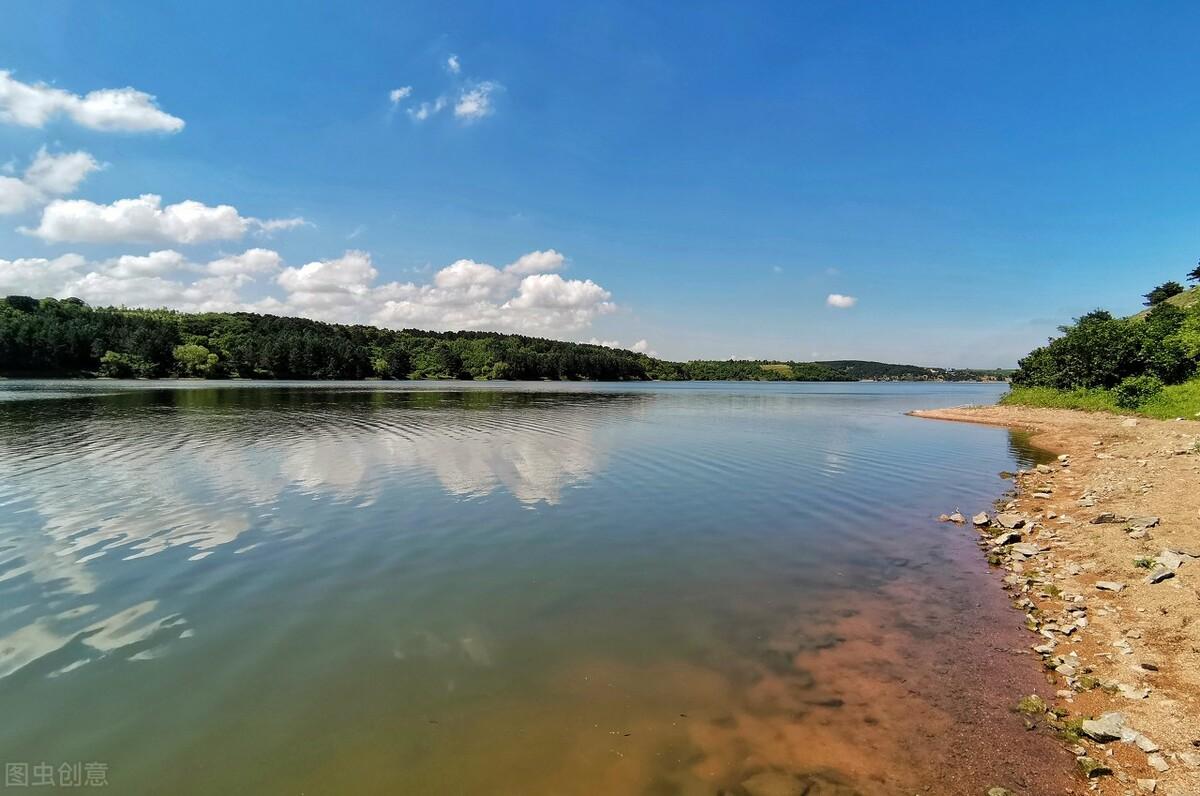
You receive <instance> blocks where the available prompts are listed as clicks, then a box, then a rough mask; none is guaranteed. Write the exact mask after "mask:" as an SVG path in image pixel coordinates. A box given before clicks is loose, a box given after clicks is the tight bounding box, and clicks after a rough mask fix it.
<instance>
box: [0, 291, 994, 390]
mask: <svg viewBox="0 0 1200 796" xmlns="http://www.w3.org/2000/svg"><path fill="white" fill-rule="evenodd" d="M993 374H994V372H991V371H987V372H985V371H955V370H945V369H942V368H916V367H913V366H907V365H888V364H886V363H880V362H854V361H844V362H836V363H819V362H794V361H783V362H781V361H775V360H693V361H690V362H669V361H666V360H662V359H657V358H654V357H650V356H647V355H645V354H641V353H637V352H634V351H628V350H622V349H615V348H608V347H606V346H601V345H593V344H590V343H569V342H563V341H558V340H547V339H543V338H536V337H528V336H525V335H514V334H501V333H497V332H429V331H422V330H419V329H403V330H399V331H397V330H391V329H381V328H378V327H374V326H363V325H346V324H332V323H321V322H319V321H312V320H308V319H305V318H283V317H277V316H273V315H257V314H254V313H245V312H236V313H199V314H188V313H180V312H174V311H170V310H139V309H123V308H122V309H117V308H111V307H108V308H92V307H89V306H88V305H87V304H85V303H84V302H82V301H80V300H78V299H62V300H58V299H52V298H47V299H41V300H39V299H34V298H30V297H28V296H9V297H8V298H6V299H0V375H5V376H81V377H90V376H107V377H116V378H167V377H191V378H216V379H221V378H257V379H365V378H385V379H482V380H487V379H517V380H529V379H550V380H576V379H591V380H605V381H620V380H649V379H657V380H670V381H675V380H693V381H712V380H732V381H852V380H857V379H864V378H868V379H882V378H887V379H902V380H933V379H955V378H989V379H990V378H994V375H993Z"/></svg>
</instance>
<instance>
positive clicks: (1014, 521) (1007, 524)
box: [996, 513, 1025, 531]
mask: <svg viewBox="0 0 1200 796" xmlns="http://www.w3.org/2000/svg"><path fill="white" fill-rule="evenodd" d="M996 524H997V525H999V526H1000V527H1001V528H1006V529H1008V530H1010V531H1015V530H1016V529H1017V528H1022V527H1024V525H1025V518H1024V517H1022V516H1021V515H1020V514H1009V513H1001V514H997V515H996Z"/></svg>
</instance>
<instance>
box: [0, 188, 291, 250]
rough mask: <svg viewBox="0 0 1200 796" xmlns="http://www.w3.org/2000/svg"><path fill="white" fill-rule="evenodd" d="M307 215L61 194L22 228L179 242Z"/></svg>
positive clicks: (82, 238) (273, 227)
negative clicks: (258, 214)
mask: <svg viewBox="0 0 1200 796" xmlns="http://www.w3.org/2000/svg"><path fill="white" fill-rule="evenodd" d="M304 223H305V221H304V219H299V218H289V219H269V220H266V221H263V220H260V219H257V218H253V217H250V216H243V215H241V214H240V213H239V212H238V210H237V208H236V207H233V206H232V205H217V206H216V207H211V206H209V205H206V204H203V203H201V202H196V201H192V200H190V199H189V200H186V201H183V202H179V203H178V204H173V205H167V206H166V207H163V206H162V197H161V196H156V195H155V194H142V195H141V196H139V197H138V198H137V199H118V200H117V201H115V202H113V203H112V204H109V205H101V204H96V203H95V202H90V201H88V200H86V199H56V200H55V201H53V202H51V203H50V204H48V205H47V206H46V207H45V208H44V209H43V210H42V220H41V223H40V224H39V225H38V226H37V227H36V228H35V229H22V230H21V231H22V232H25V233H26V234H29V235H34V236H36V237H39V238H41V239H42V240H44V241H49V242H54V243H58V242H73V243H177V244H191V243H202V242H205V241H213V240H237V239H238V238H241V237H242V236H244V235H245V234H246V232H247V231H249V230H251V229H257V230H259V231H262V232H266V233H270V232H274V231H277V230H280V229H289V228H292V227H295V226H299V225H301V224H304Z"/></svg>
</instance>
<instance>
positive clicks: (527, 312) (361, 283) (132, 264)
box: [0, 248, 647, 350]
mask: <svg viewBox="0 0 1200 796" xmlns="http://www.w3.org/2000/svg"><path fill="white" fill-rule="evenodd" d="M551 252H552V250H550V251H549V252H530V254H528V255H525V256H524V257H522V258H519V259H518V260H517V261H516V263H514V264H513V265H516V264H518V263H522V262H525V263H529V262H532V261H538V260H541V261H542V263H543V265H542V267H544V268H545V267H554V266H555V265H556V258H555V257H554V256H552V255H551ZM553 254H557V253H553ZM558 258H561V255H558ZM272 275H273V276H274V278H273V279H272V280H271V281H272V283H273V284H274V285H275V286H277V288H278V291H276V292H275V293H274V294H273V295H268V296H267V297H265V298H261V297H259V298H255V297H251V296H249V295H247V292H246V287H247V286H249V285H251V284H253V283H255V280H256V279H259V280H262V279H264V278H265V277H270V276H272ZM378 277H379V272H378V270H377V269H376V267H375V265H374V263H373V262H372V260H371V256H370V255H369V254H368V253H367V252H364V251H356V250H350V251H347V252H345V253H344V254H343V255H342V256H341V257H336V258H332V259H327V260H314V261H312V262H309V263H306V264H304V265H301V266H299V267H283V260H282V258H281V257H280V256H279V254H278V253H276V252H274V251H270V250H268V249H258V248H254V249H248V250H246V251H244V252H242V253H241V254H235V255H224V256H222V257H219V258H217V259H215V260H212V261H210V262H207V263H193V262H190V261H188V260H187V258H185V257H184V256H183V255H182V254H180V253H179V252H177V251H174V250H171V249H164V250H160V251H154V252H150V253H149V254H146V255H125V256H122V257H116V258H113V259H109V260H102V261H96V262H89V261H88V260H85V259H84V258H83V257H81V256H79V255H76V254H71V255H64V256H63V257H60V258H57V259H55V260H50V259H45V258H36V259H28V260H13V261H7V260H0V295H4V294H6V293H18V294H27V295H36V296H58V297H65V296H77V297H79V298H81V299H83V300H85V301H88V302H90V303H92V304H124V305H127V306H142V307H171V308H175V309H180V310H185V311H216V310H246V311H258V312H271V313H275V314H285V315H301V316H304V317H309V318H315V319H318V320H326V321H338V322H345V323H373V324H377V325H380V326H390V327H393V328H404V327H414V326H415V327H421V328H426V329H439V330H449V329H488V330H495V331H511V332H525V333H530V334H547V335H551V334H561V333H565V332H570V331H575V330H578V329H582V328H585V327H587V326H588V325H589V324H591V322H592V321H593V320H594V319H595V318H597V317H598V316H600V315H603V314H607V313H611V312H613V311H615V309H616V305H615V304H613V302H612V296H611V294H610V293H609V292H608V291H607V290H605V289H604V288H603V287H601V286H600V285H597V284H596V283H595V282H593V281H591V280H590V279H584V280H578V279H564V278H563V277H562V276H560V275H559V274H555V273H533V274H524V275H523V274H521V273H519V272H518V271H517V270H514V269H513V268H512V266H509V267H507V268H497V267H495V266H492V265H489V264H487V263H480V262H476V261H474V260H467V259H463V260H458V261H456V262H454V263H452V264H450V265H448V266H446V267H445V268H442V269H441V270H439V271H437V272H436V273H435V274H434V275H433V277H432V279H431V280H430V281H429V282H426V283H423V284H417V283H414V282H388V283H384V284H379V283H378V282H377V280H378ZM258 295H259V296H261V292H259V293H258ZM634 350H647V347H646V343H645V341H644V340H643V341H639V342H638V343H635V344H634Z"/></svg>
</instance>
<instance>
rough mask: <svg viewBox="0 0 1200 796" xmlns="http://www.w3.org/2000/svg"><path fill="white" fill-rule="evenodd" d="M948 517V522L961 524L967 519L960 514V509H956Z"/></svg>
mask: <svg viewBox="0 0 1200 796" xmlns="http://www.w3.org/2000/svg"><path fill="white" fill-rule="evenodd" d="M949 519H950V522H953V523H957V524H958V525H962V524H963V523H964V522H966V521H967V518H966V517H964V516H963V515H962V512H960V511H956V512H954V513H953V514H951V515H950V517H949Z"/></svg>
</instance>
